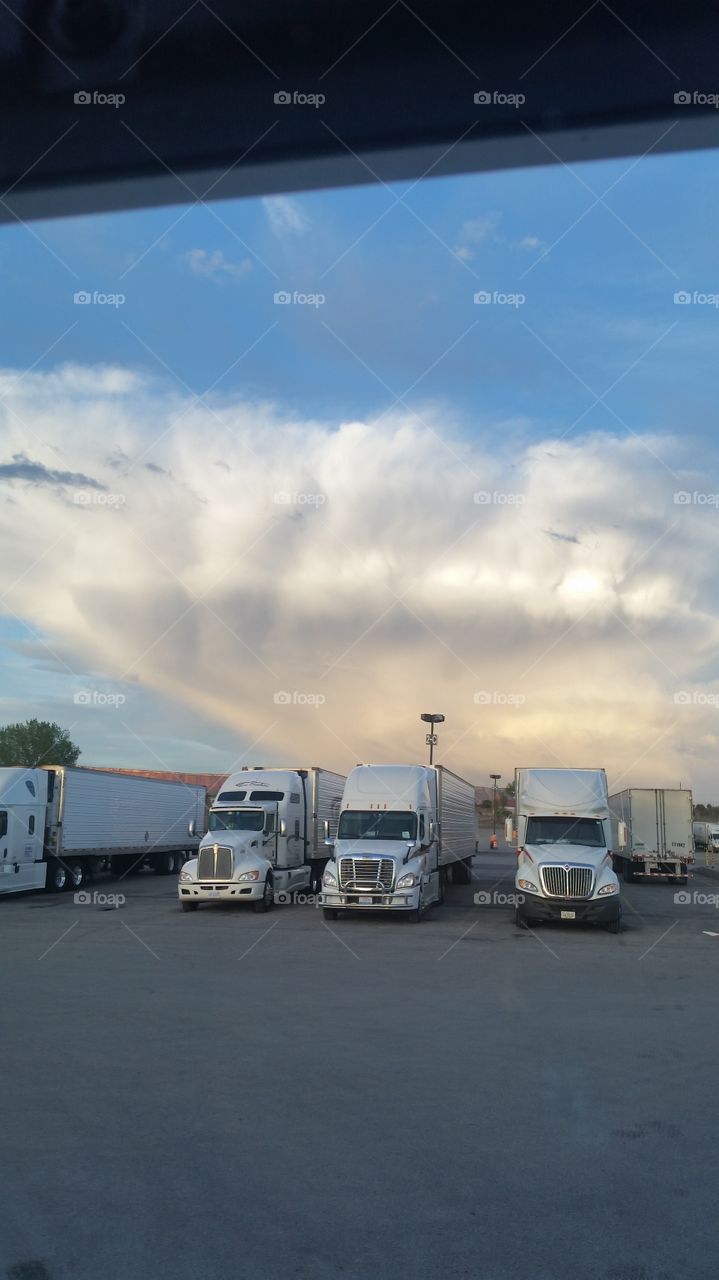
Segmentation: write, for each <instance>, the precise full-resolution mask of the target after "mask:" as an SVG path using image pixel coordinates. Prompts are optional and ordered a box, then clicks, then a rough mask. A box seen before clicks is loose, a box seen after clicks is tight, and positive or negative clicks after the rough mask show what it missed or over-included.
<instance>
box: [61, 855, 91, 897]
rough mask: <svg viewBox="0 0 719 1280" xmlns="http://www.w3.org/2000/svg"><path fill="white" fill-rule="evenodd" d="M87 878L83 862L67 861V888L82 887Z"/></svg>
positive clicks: (75, 888) (75, 889)
mask: <svg viewBox="0 0 719 1280" xmlns="http://www.w3.org/2000/svg"><path fill="white" fill-rule="evenodd" d="M86 880H87V868H86V866H85V863H84V862H77V861H75V862H68V864H67V885H66V888H67V889H72V890H73V891H77V890H78V889H82V886H83V885H84V883H85V881H86Z"/></svg>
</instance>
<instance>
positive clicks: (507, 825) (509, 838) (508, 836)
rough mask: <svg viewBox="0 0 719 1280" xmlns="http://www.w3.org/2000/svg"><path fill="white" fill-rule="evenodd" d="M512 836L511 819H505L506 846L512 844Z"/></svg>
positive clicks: (512, 824) (512, 826)
mask: <svg viewBox="0 0 719 1280" xmlns="http://www.w3.org/2000/svg"><path fill="white" fill-rule="evenodd" d="M513 836H514V823H513V819H512V818H505V819H504V838H505V840H506V841H507V844H511V843H512V838H513Z"/></svg>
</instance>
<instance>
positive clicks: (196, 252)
mask: <svg viewBox="0 0 719 1280" xmlns="http://www.w3.org/2000/svg"><path fill="white" fill-rule="evenodd" d="M182 261H183V262H185V263H186V264H187V266H188V267H189V268H190V271H191V272H192V274H193V276H199V277H200V278H201V279H202V280H214V281H215V283H216V284H221V283H222V282H223V281H224V280H244V278H245V276H247V275H249V273H250V271H251V270H252V260H251V258H242V259H241V261H240V262H231V261H230V260H229V259H228V258H226V257H225V255H224V253H223V252H222V250H221V249H215V250H214V251H213V252H212V253H208V252H207V250H206V249H190V250H189V252H188V253H184V254H183V255H182Z"/></svg>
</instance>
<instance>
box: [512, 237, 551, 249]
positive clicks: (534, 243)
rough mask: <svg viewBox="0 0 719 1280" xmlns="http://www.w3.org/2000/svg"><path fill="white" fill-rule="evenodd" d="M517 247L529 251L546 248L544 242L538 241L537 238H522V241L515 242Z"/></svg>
mask: <svg viewBox="0 0 719 1280" xmlns="http://www.w3.org/2000/svg"><path fill="white" fill-rule="evenodd" d="M517 245H518V248H520V249H529V250H534V249H541V250H545V249H546V248H547V246H546V244H545V242H544V240H540V238H539V236H522V239H521V240H518V241H517Z"/></svg>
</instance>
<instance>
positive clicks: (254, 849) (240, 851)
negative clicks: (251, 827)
mask: <svg viewBox="0 0 719 1280" xmlns="http://www.w3.org/2000/svg"><path fill="white" fill-rule="evenodd" d="M261 840H262V832H261V831H212V832H210V833H209V834H208V835H206V836H203V838H202V840H201V842H200V848H201V849H211V848H212V846H213V845H215V844H221V845H223V846H224V848H226V849H232V852H233V853H234V855H235V866H237V865H238V864H239V862H240V861H243V862H246V861H249V862H250V864H251V863H252V861H253V860H261V861H267V858H266V854H265V852H264V851H263V848H262V844H261Z"/></svg>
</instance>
